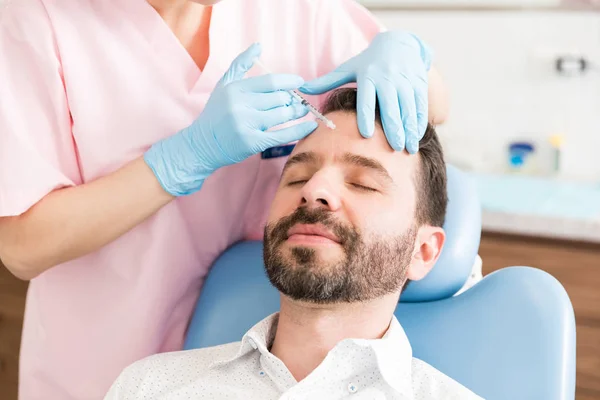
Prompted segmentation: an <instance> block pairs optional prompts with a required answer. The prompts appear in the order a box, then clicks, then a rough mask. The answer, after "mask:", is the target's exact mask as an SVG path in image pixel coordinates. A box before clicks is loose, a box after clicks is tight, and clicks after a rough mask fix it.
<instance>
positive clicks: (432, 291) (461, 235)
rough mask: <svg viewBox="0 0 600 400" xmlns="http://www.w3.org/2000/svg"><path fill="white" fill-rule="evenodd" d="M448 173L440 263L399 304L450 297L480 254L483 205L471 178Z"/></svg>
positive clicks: (450, 169) (454, 171)
mask: <svg viewBox="0 0 600 400" xmlns="http://www.w3.org/2000/svg"><path fill="white" fill-rule="evenodd" d="M446 170H447V173H448V209H447V211H446V222H445V223H444V230H445V231H446V243H445V244H444V248H443V250H442V254H441V255H440V258H439V260H438V262H437V263H436V264H435V266H434V267H433V269H432V270H431V272H430V273H429V274H428V275H427V276H426V277H425V278H424V279H422V280H420V281H415V282H411V283H410V285H408V286H407V288H406V290H405V291H404V292H403V293H402V297H401V299H400V302H402V303H405V302H422V301H433V300H439V299H444V298H447V297H451V296H453V295H454V294H456V292H458V291H459V290H460V288H461V287H462V286H463V285H464V284H465V282H466V281H467V279H468V277H469V275H470V274H471V270H472V268H473V264H474V263H475V259H476V257H477V252H478V250H479V241H480V239H481V205H480V203H479V197H478V196H477V187H476V185H475V182H474V181H473V180H472V178H471V177H470V176H469V175H467V174H466V173H464V172H462V171H460V170H459V169H457V168H456V167H453V166H451V165H448V166H447V169H446Z"/></svg>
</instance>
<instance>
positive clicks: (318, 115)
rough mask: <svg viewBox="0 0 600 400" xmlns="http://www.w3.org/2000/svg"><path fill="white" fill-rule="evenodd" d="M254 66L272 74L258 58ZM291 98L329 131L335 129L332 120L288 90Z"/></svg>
mask: <svg viewBox="0 0 600 400" xmlns="http://www.w3.org/2000/svg"><path fill="white" fill-rule="evenodd" d="M254 64H256V65H258V66H259V67H261V68H262V69H263V70H264V71H265V72H266V73H268V74H271V73H272V72H271V71H270V70H269V68H267V67H266V66H265V64H263V63H262V62H261V61H260V60H259V59H258V58H256V59H255V60H254ZM287 92H288V93H289V94H290V95H291V96H292V97H293V98H295V99H296V100H298V101H299V102H300V103H301V104H302V105H304V106H306V108H308V110H309V111H310V112H311V113H312V114H313V115H314V116H315V117H316V118H317V119H318V120H319V121H322V122H323V123H324V124H325V126H327V127H328V128H329V129H335V124H334V123H333V121H332V120H330V119H329V118H327V117H326V116H324V115H323V114H321V113H320V112H319V110H317V108H316V107H315V106H313V105H312V104H310V103H309V102H308V100H306V99H305V98H304V97H302V95H300V93H298V92H297V91H295V90H288V91H287Z"/></svg>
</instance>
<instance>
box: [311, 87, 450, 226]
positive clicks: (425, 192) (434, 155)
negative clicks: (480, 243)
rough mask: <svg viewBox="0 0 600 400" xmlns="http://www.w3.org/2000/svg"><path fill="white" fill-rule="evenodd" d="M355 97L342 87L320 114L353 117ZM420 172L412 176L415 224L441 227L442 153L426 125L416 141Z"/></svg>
mask: <svg viewBox="0 0 600 400" xmlns="http://www.w3.org/2000/svg"><path fill="white" fill-rule="evenodd" d="M356 103H357V95H356V89H354V88H342V89H337V90H334V91H333V92H331V93H330V94H329V96H328V97H327V99H326V100H325V103H324V104H323V105H322V106H321V112H322V113H323V114H328V113H331V112H334V111H345V112H352V113H355V114H356ZM375 118H376V120H377V123H378V124H379V125H381V117H380V115H379V105H378V104H376V105H375ZM418 157H419V159H420V160H421V162H420V164H421V165H420V169H419V172H418V174H417V176H415V182H416V185H415V186H416V190H417V210H416V216H415V217H416V219H417V223H419V224H421V225H431V226H439V227H441V226H442V225H443V224H444V220H445V217H446V206H447V204H448V192H447V189H446V181H447V177H446V163H445V161H444V152H443V150H442V146H441V144H440V141H439V138H438V135H437V133H436V131H435V128H434V127H433V126H432V125H431V124H427V130H426V131H425V135H424V136H423V138H422V139H421V140H420V141H419V152H418Z"/></svg>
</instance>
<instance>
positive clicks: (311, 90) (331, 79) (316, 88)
mask: <svg viewBox="0 0 600 400" xmlns="http://www.w3.org/2000/svg"><path fill="white" fill-rule="evenodd" d="M354 75H355V74H354V71H352V70H350V69H349V68H346V67H345V65H344V64H342V65H341V66H340V67H338V68H336V69H335V70H334V71H331V72H330V73H328V74H326V75H323V76H321V77H319V78H316V79H313V80H312V81H308V82H306V83H304V85H302V86H301V87H300V91H301V92H302V93H304V94H309V95H311V94H312V95H315V94H321V93H325V92H328V91H330V90H333V89H336V88H338V87H340V86H342V85H345V84H346V83H350V82H353V81H354V80H355V79H356V78H355V76H354Z"/></svg>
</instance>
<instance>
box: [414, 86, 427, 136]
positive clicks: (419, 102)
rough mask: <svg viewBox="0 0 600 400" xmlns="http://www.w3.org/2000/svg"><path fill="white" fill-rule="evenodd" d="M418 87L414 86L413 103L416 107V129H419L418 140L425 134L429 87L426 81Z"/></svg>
mask: <svg viewBox="0 0 600 400" xmlns="http://www.w3.org/2000/svg"><path fill="white" fill-rule="evenodd" d="M419 86H420V87H415V104H416V107H417V129H418V130H419V136H418V138H419V140H421V139H422V138H423V135H425V131H426V130H427V124H428V122H429V98H428V90H429V87H428V85H427V82H423V84H422V85H419Z"/></svg>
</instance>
